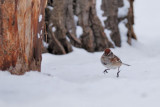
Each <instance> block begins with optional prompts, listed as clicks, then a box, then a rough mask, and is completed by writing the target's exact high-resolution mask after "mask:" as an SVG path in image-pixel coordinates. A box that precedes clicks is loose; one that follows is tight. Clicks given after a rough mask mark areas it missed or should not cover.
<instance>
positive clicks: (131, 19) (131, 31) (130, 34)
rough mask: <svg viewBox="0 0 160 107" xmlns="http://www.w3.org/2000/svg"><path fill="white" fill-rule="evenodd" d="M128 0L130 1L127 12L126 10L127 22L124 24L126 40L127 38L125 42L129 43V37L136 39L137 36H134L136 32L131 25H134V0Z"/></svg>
mask: <svg viewBox="0 0 160 107" xmlns="http://www.w3.org/2000/svg"><path fill="white" fill-rule="evenodd" d="M129 2H130V8H129V12H128V15H127V19H128V23H127V24H126V26H127V28H128V33H127V36H128V40H127V42H128V43H129V44H130V45H131V39H132V38H133V39H135V40H137V37H136V34H135V33H134V28H133V25H134V11H133V10H134V9H133V2H134V0H129Z"/></svg>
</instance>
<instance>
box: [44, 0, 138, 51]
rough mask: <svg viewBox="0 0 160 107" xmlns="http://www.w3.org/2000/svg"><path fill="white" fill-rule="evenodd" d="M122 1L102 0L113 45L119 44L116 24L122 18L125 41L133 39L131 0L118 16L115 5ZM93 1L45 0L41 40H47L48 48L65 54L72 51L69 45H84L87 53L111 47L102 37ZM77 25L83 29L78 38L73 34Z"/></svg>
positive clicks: (101, 28) (119, 4)
mask: <svg viewBox="0 0 160 107" xmlns="http://www.w3.org/2000/svg"><path fill="white" fill-rule="evenodd" d="M123 2H124V1H123V0H102V6H101V8H102V10H103V11H104V14H103V15H104V16H106V17H107V20H105V28H106V29H108V30H110V31H111V34H110V37H111V39H112V41H113V42H114V44H115V46H118V47H121V36H126V35H120V31H119V27H118V25H119V23H120V22H121V21H122V20H124V19H126V20H128V22H127V23H126V27H127V28H128V32H127V36H128V41H127V42H128V43H129V44H131V38H134V39H136V35H135V33H134V30H133V24H134V15H133V0H129V3H130V8H129V11H128V14H126V16H123V17H119V16H118V8H120V7H122V6H124V3H123ZM95 3H96V0H48V7H47V8H46V32H47V33H46V35H47V36H45V37H44V41H46V42H48V43H49V47H48V50H49V52H51V53H53V54H66V53H68V52H71V51H72V48H71V45H73V46H76V47H80V48H84V49H86V50H87V51H89V52H94V51H103V50H104V49H105V48H111V47H113V45H112V43H111V42H110V41H109V40H108V38H107V37H106V34H105V32H104V27H103V26H102V24H101V22H100V20H99V18H98V17H97V13H96V8H95V5H96V4H95ZM77 26H80V27H81V28H82V29H83V33H82V35H80V38H79V37H77V35H76V30H77Z"/></svg>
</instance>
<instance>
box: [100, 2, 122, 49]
mask: <svg viewBox="0 0 160 107" xmlns="http://www.w3.org/2000/svg"><path fill="white" fill-rule="evenodd" d="M122 2H123V1H121V0H120V1H119V0H102V10H103V11H104V14H103V15H104V16H107V20H106V21H105V28H107V29H108V30H111V34H110V37H111V39H112V40H113V42H114V43H115V45H116V46H118V47H120V46H121V38H120V32H119V28H118V24H119V22H118V7H119V6H120V5H122Z"/></svg>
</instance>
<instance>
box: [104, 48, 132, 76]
mask: <svg viewBox="0 0 160 107" xmlns="http://www.w3.org/2000/svg"><path fill="white" fill-rule="evenodd" d="M101 63H102V65H104V66H105V67H106V68H107V69H105V70H104V73H108V72H107V70H110V69H116V68H118V72H117V77H119V73H120V70H119V68H120V66H121V65H126V66H130V65H128V64H125V63H123V62H122V61H121V60H120V59H119V58H118V57H117V56H116V55H114V54H113V52H112V51H111V50H110V49H109V48H107V49H105V50H104V53H103V55H102V57H101Z"/></svg>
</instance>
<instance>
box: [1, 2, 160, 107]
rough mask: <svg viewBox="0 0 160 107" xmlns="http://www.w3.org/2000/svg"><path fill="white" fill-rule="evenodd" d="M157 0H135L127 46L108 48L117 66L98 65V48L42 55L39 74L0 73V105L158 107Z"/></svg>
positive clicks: (159, 38) (159, 44) (159, 37)
mask: <svg viewBox="0 0 160 107" xmlns="http://www.w3.org/2000/svg"><path fill="white" fill-rule="evenodd" d="M159 3H160V2H159V0H135V31H136V34H137V37H138V41H133V46H129V45H127V44H126V43H123V47H122V48H116V49H112V51H113V52H114V53H115V54H116V55H117V56H119V57H120V58H121V60H122V61H123V62H125V63H128V64H130V65H132V66H130V67H127V66H122V67H121V73H120V77H119V78H116V72H117V70H110V71H109V73H108V74H105V75H104V74H103V73H102V72H103V70H104V69H105V68H104V67H103V66H102V65H101V63H100V57H101V55H102V52H97V53H87V52H86V51H85V50H83V49H77V48H74V51H73V52H72V53H70V54H68V55H63V56H55V55H51V54H43V61H42V72H41V73H39V72H29V73H26V74H25V75H23V76H13V75H10V74H9V73H8V72H0V107H160V101H159V99H160V30H159V25H160V20H159V19H160V14H158V13H159V10H160V7H159Z"/></svg>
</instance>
